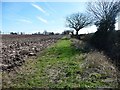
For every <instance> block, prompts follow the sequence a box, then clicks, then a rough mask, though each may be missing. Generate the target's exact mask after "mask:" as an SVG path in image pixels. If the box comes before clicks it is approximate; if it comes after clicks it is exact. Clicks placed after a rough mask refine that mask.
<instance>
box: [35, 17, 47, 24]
mask: <svg viewBox="0 0 120 90" xmlns="http://www.w3.org/2000/svg"><path fill="white" fill-rule="evenodd" d="M37 18H38V19H39V20H40V21H42V22H43V23H46V24H47V23H48V21H47V20H45V19H43V18H41V17H40V16H38V17H37Z"/></svg>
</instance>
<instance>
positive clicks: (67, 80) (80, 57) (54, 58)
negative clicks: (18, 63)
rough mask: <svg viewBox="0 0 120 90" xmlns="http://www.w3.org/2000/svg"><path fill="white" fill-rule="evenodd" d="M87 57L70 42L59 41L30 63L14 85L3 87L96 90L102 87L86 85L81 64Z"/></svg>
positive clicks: (20, 73) (18, 75) (17, 76)
mask: <svg viewBox="0 0 120 90" xmlns="http://www.w3.org/2000/svg"><path fill="white" fill-rule="evenodd" d="M84 59H85V55H84V54H83V53H82V52H80V51H78V50H76V49H75V48H74V47H73V46H71V41H70V40H67V39H62V40H59V41H58V42H57V43H56V44H54V45H53V46H51V47H49V48H47V49H46V50H45V51H44V53H42V55H41V56H39V57H38V59H37V60H29V61H27V62H26V63H25V65H24V66H22V68H21V69H20V70H18V73H16V74H15V75H16V76H12V75H9V76H12V79H11V82H9V83H8V82H7V83H4V84H5V86H7V87H8V86H10V87H20V88H21V87H22V88H23V87H41V88H42V87H43V88H45V87H52V88H55V87H57V88H58V87H60V88H65V87H66V88H67V87H73V88H74V87H80V88H84V87H86V88H88V87H97V86H103V85H104V83H103V82H101V81H99V80H98V81H96V82H92V81H84V80H83V79H82V73H83V69H82V68H81V64H82V62H83V61H84ZM98 76H99V75H98Z"/></svg>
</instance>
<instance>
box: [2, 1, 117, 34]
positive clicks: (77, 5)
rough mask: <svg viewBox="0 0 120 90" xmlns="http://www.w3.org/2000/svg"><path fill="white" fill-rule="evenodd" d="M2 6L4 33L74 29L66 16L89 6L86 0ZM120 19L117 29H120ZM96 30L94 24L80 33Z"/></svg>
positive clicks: (16, 3) (18, 3) (58, 31)
mask: <svg viewBox="0 0 120 90" xmlns="http://www.w3.org/2000/svg"><path fill="white" fill-rule="evenodd" d="M0 6H1V7H2V12H1V13H2V14H1V16H0V17H2V22H0V30H1V31H2V33H4V34H9V33H10V32H24V33H26V34H32V33H36V32H40V33H43V32H44V31H45V30H46V31H47V32H54V33H62V32H63V31H64V30H73V29H70V28H68V27H66V26H65V22H66V21H65V20H66V17H67V16H69V15H71V14H73V13H76V12H81V13H85V12H86V8H87V4H86V2H2V3H0ZM118 20H119V19H118ZM118 20H117V23H116V25H115V26H116V28H115V29H116V30H119V29H118V27H119V26H118ZM95 31H97V27H96V26H95V25H92V26H88V27H85V28H83V29H81V30H80V31H79V34H87V33H93V32H95ZM74 33H75V30H74Z"/></svg>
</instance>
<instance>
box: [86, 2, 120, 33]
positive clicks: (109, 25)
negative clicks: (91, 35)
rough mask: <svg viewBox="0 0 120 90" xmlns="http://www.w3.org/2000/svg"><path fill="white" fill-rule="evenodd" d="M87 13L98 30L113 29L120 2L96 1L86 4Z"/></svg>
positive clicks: (119, 9) (119, 10)
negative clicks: (90, 15)
mask: <svg viewBox="0 0 120 90" xmlns="http://www.w3.org/2000/svg"><path fill="white" fill-rule="evenodd" d="M88 11H89V13H90V14H92V16H93V18H94V20H95V25H96V26H97V27H98V30H104V31H110V30H114V29H115V23H116V16H117V15H118V13H119V12H120V0H116V1H115V0H109V1H108V0H98V1H96V2H93V3H91V2H90V3H88Z"/></svg>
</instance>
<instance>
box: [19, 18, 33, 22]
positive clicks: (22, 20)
mask: <svg viewBox="0 0 120 90" xmlns="http://www.w3.org/2000/svg"><path fill="white" fill-rule="evenodd" d="M19 21H21V22H26V23H32V22H31V21H29V20H26V19H20V20H19Z"/></svg>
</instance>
